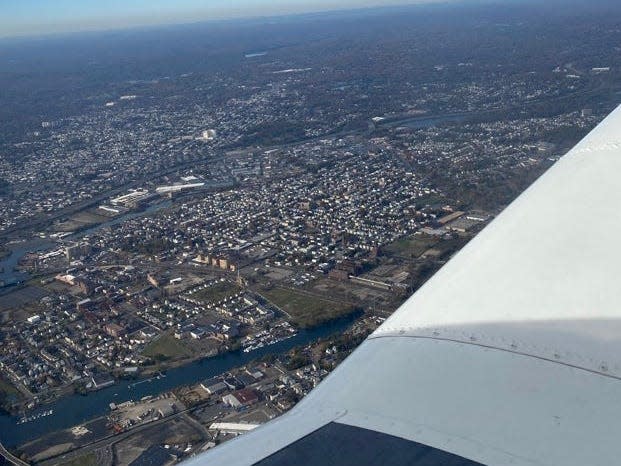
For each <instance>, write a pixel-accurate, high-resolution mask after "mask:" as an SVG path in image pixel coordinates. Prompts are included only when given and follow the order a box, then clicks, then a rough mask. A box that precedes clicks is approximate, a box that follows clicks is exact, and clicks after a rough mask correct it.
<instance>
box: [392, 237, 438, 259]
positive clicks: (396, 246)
mask: <svg viewBox="0 0 621 466" xmlns="http://www.w3.org/2000/svg"><path fill="white" fill-rule="evenodd" d="M438 241H439V240H438V239H437V238H435V237H433V236H428V235H414V236H411V237H409V238H403V239H400V240H397V241H395V242H393V243H390V244H389V245H388V246H386V247H385V248H384V252H386V253H387V254H389V255H395V256H400V257H405V258H413V257H420V256H421V255H422V254H423V253H424V252H425V251H426V250H427V249H429V248H431V247H433V246H435V245H436V244H437V243H438Z"/></svg>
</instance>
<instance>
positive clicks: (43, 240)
mask: <svg viewBox="0 0 621 466" xmlns="http://www.w3.org/2000/svg"><path fill="white" fill-rule="evenodd" d="M540 8H542V9H543V10H542V11H545V12H547V13H549V12H548V10H547V9H546V7H545V6H541V7H540ZM594 11H595V12H593V13H592V15H591V16H589V17H588V18H586V17H584V16H580V15H578V13H576V15H575V16H572V15H562V14H558V15H554V14H552V15H548V16H545V15H543V16H542V15H541V14H539V13H537V12H533V11H531V9H529V8H520V7H518V6H514V7H512V8H511V9H510V11H505V10H503V9H501V8H500V7H490V8H489V9H483V8H481V7H476V6H464V5H462V6H455V7H454V9H450V8H448V7H447V6H429V5H427V6H412V7H399V8H396V9H393V8H387V9H378V10H375V9H373V10H369V11H366V10H365V12H350V13H346V12H342V13H339V14H337V15H335V16H331V15H327V14H326V15H324V14H318V15H316V16H311V17H310V18H309V17H306V16H300V17H297V16H294V17H290V18H287V19H286V20H284V19H283V20H282V21H276V22H274V23H269V22H266V20H252V21H240V22H238V23H237V22H233V23H227V24H226V25H222V24H220V23H218V22H214V23H206V24H202V23H201V24H200V25H188V26H178V27H176V28H173V29H171V30H166V31H161V32H158V33H157V34H156V33H155V32H153V31H143V32H141V33H140V34H138V33H136V34H137V35H136V36H131V40H129V39H127V40H128V45H127V47H126V48H123V47H118V44H119V43H121V42H123V41H125V40H126V38H124V37H125V36H123V35H122V34H121V36H122V37H117V36H115V35H114V34H113V33H101V34H102V37H100V38H98V37H99V36H97V35H95V36H97V37H95V36H88V38H86V39H84V40H85V41H87V43H88V44H91V46H92V50H91V52H92V54H93V55H92V56H90V57H88V58H86V57H85V56H84V55H83V53H84V49H83V48H82V47H81V46H80V45H79V44H78V42H79V37H80V36H79V35H76V37H73V38H72V39H71V40H68V41H67V42H63V41H62V40H61V39H58V38H52V39H50V43H31V42H28V40H27V39H24V41H26V44H27V46H28V47H27V50H28V53H27V54H25V55H24V57H23V58H21V59H20V60H21V61H20V60H17V58H11V57H16V56H17V55H18V54H19V53H21V52H20V50H21V49H20V47H21V46H19V45H15V44H14V43H13V42H11V41H9V42H6V43H4V42H2V41H0V57H8V59H7V61H6V63H2V64H0V84H2V85H3V88H4V89H6V90H7V91H8V92H7V93H6V94H5V95H3V97H2V100H3V102H4V103H3V106H2V107H4V108H2V109H0V118H2V119H3V122H4V121H6V122H7V123H6V125H5V124H4V123H3V132H2V134H1V135H0V342H1V344H0V405H1V407H2V412H3V414H2V417H1V418H0V429H1V430H2V432H7V434H4V433H3V434H0V441H1V442H2V444H4V445H5V446H7V447H9V449H10V450H11V452H12V453H13V454H14V455H15V457H16V458H21V459H19V461H22V462H30V463H32V464H42V465H74V464H75V465H77V464H93V465H94V464H97V465H112V464H127V465H129V464H131V465H140V464H172V463H174V462H176V461H178V460H180V459H183V458H186V457H189V456H191V455H194V454H196V453H197V452H200V451H204V450H206V449H209V448H212V447H214V446H216V445H217V444H219V443H221V442H224V441H226V440H228V439H230V438H233V437H235V436H237V435H241V434H243V433H244V432H247V431H249V430H252V429H254V428H256V427H257V426H259V425H260V424H263V423H265V422H267V421H269V420H270V419H272V418H274V417H276V416H278V415H280V414H282V413H284V412H286V411H287V410H289V409H290V408H291V407H293V406H294V405H295V404H296V403H297V402H298V401H299V400H300V399H302V397H304V395H306V394H307V393H308V392H309V391H310V390H312V389H313V388H314V387H315V386H316V385H317V384H318V383H319V382H320V381H321V380H322V379H323V378H324V377H325V376H326V375H327V374H329V372H330V371H331V370H332V369H334V368H335V367H336V366H337V365H338V364H339V363H340V362H341V361H342V360H343V359H345V357H346V356H347V355H348V354H350V353H351V352H352V351H353V350H354V349H355V347H356V346H357V345H358V344H359V343H361V342H362V341H363V340H364V338H366V336H368V335H369V334H370V333H371V332H372V331H374V330H375V329H376V328H377V327H378V326H379V325H380V324H381V323H382V322H383V321H384V319H386V318H387V317H389V316H390V314H391V313H392V312H393V311H394V310H395V309H397V308H398V307H399V305H400V304H401V303H402V302H403V301H404V300H405V299H407V297H409V296H410V295H411V294H412V293H413V292H415V291H416V290H417V289H418V288H420V287H421V286H422V285H423V284H424V283H425V281H426V280H428V279H429V278H430V277H431V276H432V275H433V273H434V272H435V271H436V270H438V269H439V268H440V267H441V266H442V265H443V264H444V263H446V262H447V261H448V260H449V259H450V258H451V257H452V256H453V255H454V254H455V253H457V252H458V251H459V250H460V249H461V248H462V247H464V246H465V245H466V244H467V243H468V241H469V240H470V239H471V238H472V237H474V236H475V235H476V234H477V233H478V232H479V231H480V230H481V229H482V228H483V227H484V226H485V225H487V224H488V223H489V222H490V221H492V220H493V219H494V218H495V217H496V216H497V215H498V214H500V212H501V211H502V209H503V208H504V207H505V206H506V205H508V204H509V203H510V202H511V201H512V200H513V199H514V198H515V197H516V196H517V195H518V194H519V193H520V192H521V191H522V190H524V189H525V188H526V187H527V186H528V185H529V184H530V183H531V182H532V181H534V180H535V179H536V178H537V177H538V176H539V175H540V174H542V173H543V172H544V171H545V170H546V169H547V168H549V167H550V166H551V165H552V164H554V163H555V162H556V161H557V160H558V159H559V158H560V157H561V156H562V155H563V154H564V153H565V152H566V151H567V150H568V149H569V148H570V147H572V146H573V145H574V144H575V143H576V142H577V141H578V140H580V138H581V137H582V136H584V135H585V134H586V133H587V132H588V131H589V130H590V129H592V128H593V127H594V126H595V125H596V124H597V123H598V122H599V121H601V119H602V118H603V117H604V115H606V114H607V113H608V112H609V111H610V110H611V109H612V108H613V107H614V103H615V102H616V100H618V96H619V93H620V92H621V85H620V83H621V81H620V80H619V77H620V73H621V55H620V54H619V49H618V46H617V45H618V43H619V38H620V36H621V32H620V31H621V26H620V24H619V21H618V20H617V18H616V17H610V16H607V15H605V14H604V13H602V12H600V11H599V10H594ZM547 13H546V15H547ZM544 16H545V19H544ZM458 18H459V19H460V21H459V22H457V19H458ZM473 31H477V32H476V34H474V33H473ZM107 34H108V35H109V36H108V35H107ZM158 34H162V36H163V37H164V38H165V39H161V38H159V35H158ZM167 34H169V35H170V37H169V36H168V35H167ZM538 34H539V35H543V36H545V37H546V38H547V39H548V40H545V41H540V40H535V39H534V37H536V36H537V35H538ZM593 34H597V35H598V38H599V40H598V42H597V43H594V42H593V41H588V40H585V38H586V37H590V35H593ZM128 37H130V36H128ZM166 38H169V39H170V40H171V41H173V39H174V40H178V41H179V42H180V43H181V44H185V45H183V46H182V48H184V47H185V49H184V50H185V51H184V52H183V53H181V54H179V52H178V48H177V47H176V46H172V45H164V46H162V47H161V49H157V47H154V46H153V44H156V43H157V44H160V45H161V41H162V40H164V42H165V41H166V40H168V39H166ZM72 41H75V43H74V42H72ZM99 41H101V42H99ZM106 41H108V42H106ZM119 41H120V42H119ZM103 43H108V44H113V45H108V47H109V50H108V49H106V50H108V52H105V51H104V49H105V46H104V45H101V44H103ZM123 43H124V42H123ZM97 44H99V45H97ZM602 44H614V46H612V45H611V46H610V47H603V46H602ZM54 47H64V48H65V49H66V51H65V55H64V56H63V57H58V56H57V55H54V56H55V57H56V58H57V59H58V60H59V61H52V60H51V58H48V54H50V53H51V52H50V48H54ZM99 47H102V48H101V49H100V48H99ZM87 48H88V47H87ZM121 49H122V50H121ZM97 54H100V55H97ZM117 62H119V63H124V65H123V66H120V67H119V66H117V65H116V63H117ZM85 63H88V66H87V65H85ZM22 74H23V75H24V76H27V77H28V79H16V76H21V75H22ZM35 91H36V92H35ZM28 105H29V106H30V111H29V112H26V111H25V110H24V106H28ZM583 214H584V216H588V215H589V213H588V212H584V213H583ZM576 221H583V220H582V219H576ZM81 400H94V401H92V402H89V403H87V404H88V405H89V406H88V407H85V406H82V407H77V406H81V405H83V404H84V403H85V402H84V401H81ZM69 403H70V404H69ZM69 405H71V406H73V407H75V412H74V413H73V414H71V415H70V416H69V415H66V416H64V417H63V416H61V415H60V414H59V410H60V409H62V408H61V407H62V406H69ZM68 411H72V410H68ZM9 432H10V433H9Z"/></svg>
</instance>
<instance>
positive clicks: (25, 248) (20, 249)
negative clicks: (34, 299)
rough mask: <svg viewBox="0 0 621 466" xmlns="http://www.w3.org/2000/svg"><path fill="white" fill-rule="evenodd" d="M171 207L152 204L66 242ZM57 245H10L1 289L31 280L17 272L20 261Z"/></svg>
mask: <svg viewBox="0 0 621 466" xmlns="http://www.w3.org/2000/svg"><path fill="white" fill-rule="evenodd" d="M170 205H171V201H170V200H169V199H168V200H164V201H161V202H157V203H154V204H151V205H150V206H149V207H147V208H146V209H144V210H141V211H138V212H128V213H126V214H124V215H121V216H119V217H114V218H112V219H110V220H108V221H106V222H103V223H99V224H97V225H94V226H92V227H89V228H87V229H85V230H81V231H79V232H77V233H75V234H73V235H70V236H67V237H65V240H78V239H80V238H82V237H84V236H87V235H90V234H93V233H95V232H96V231H98V230H101V229H102V228H106V227H110V226H113V225H118V224H119V223H122V222H125V221H126V220H131V219H132V218H137V217H144V216H147V215H149V214H152V213H154V212H157V211H159V210H161V209H164V208H166V207H170ZM55 244H56V243H54V242H52V241H50V240H49V239H40V238H35V239H31V240H28V241H24V242H21V243H15V244H12V245H9V246H8V248H9V250H10V251H11V253H10V254H9V255H8V256H7V257H5V258H4V259H3V260H0V289H1V287H2V286H3V285H4V286H7V285H17V284H19V283H21V282H23V281H24V280H28V279H29V278H30V276H29V275H28V274H27V273H26V272H20V271H19V270H17V266H18V265H19V261H20V260H21V259H22V257H24V256H25V255H26V254H27V253H29V252H39V251H44V250H46V249H51V248H53V247H54V245H55Z"/></svg>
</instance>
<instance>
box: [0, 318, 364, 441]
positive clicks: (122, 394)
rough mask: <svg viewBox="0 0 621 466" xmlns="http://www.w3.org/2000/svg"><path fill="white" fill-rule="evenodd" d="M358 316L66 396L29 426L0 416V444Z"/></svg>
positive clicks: (273, 351)
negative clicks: (158, 374)
mask: <svg viewBox="0 0 621 466" xmlns="http://www.w3.org/2000/svg"><path fill="white" fill-rule="evenodd" d="M357 317H359V315H358V316H350V317H348V318H344V319H337V320H335V321H333V322H331V323H329V324H325V325H322V326H319V327H316V328H314V329H309V330H300V331H299V332H298V334H297V335H296V336H294V337H292V338H289V339H287V340H284V341H281V342H278V343H275V344H273V345H269V346H264V347H262V348H259V349H256V350H254V351H251V352H248V353H244V352H243V351H241V350H239V351H235V352H227V353H225V354H220V355H218V356H214V357H211V358H202V359H198V360H196V361H193V362H191V363H188V364H185V365H183V366H180V367H176V368H171V369H169V370H167V371H166V377H162V378H160V379H156V380H152V381H151V382H148V383H141V384H139V385H135V383H136V382H137V381H136V380H131V381H130V380H122V381H119V382H118V383H116V384H114V385H112V386H110V387H106V388H104V389H102V390H99V391H96V392H88V393H87V395H86V396H83V395H79V394H74V395H69V396H65V397H62V398H60V399H57V400H56V401H54V402H52V403H50V404H47V405H45V406H44V407H42V408H40V409H38V410H36V411H34V412H33V413H31V415H37V414H38V412H39V411H48V410H50V409H52V410H53V414H52V415H49V416H46V417H42V418H39V419H36V420H34V421H33V422H29V423H26V424H21V425H18V424H17V422H18V421H19V417H16V416H10V415H0V442H2V443H3V444H4V445H5V446H8V447H15V446H17V445H21V444H24V443H26V442H28V441H30V440H33V439H35V438H37V437H41V436H43V435H46V434H48V433H51V432H54V431H58V430H62V429H66V428H69V427H72V426H74V425H78V424H81V423H83V422H85V421H87V420H89V419H93V418H95V417H99V416H102V415H105V414H106V413H107V412H108V410H109V406H110V403H113V402H114V403H118V402H123V401H126V400H130V399H139V398H141V397H144V396H149V395H151V396H154V395H158V394H160V393H163V392H166V391H169V390H172V389H175V388H177V387H181V386H185V385H192V384H196V383H198V382H200V381H202V380H204V379H207V378H209V377H213V376H216V375H218V374H222V373H225V372H227V371H229V370H231V369H233V368H235V367H240V366H244V365H247V364H249V363H250V362H251V361H254V360H256V359H259V358H261V357H264V356H266V355H277V354H282V353H285V352H287V351H289V350H290V349H292V348H294V347H296V346H300V345H305V344H307V343H310V342H312V341H315V340H317V339H319V338H323V337H327V336H329V335H332V334H335V333H342V332H344V331H345V329H347V328H348V327H349V326H350V325H351V324H353V322H354V321H355V320H356V318H357ZM130 386H131V387H130Z"/></svg>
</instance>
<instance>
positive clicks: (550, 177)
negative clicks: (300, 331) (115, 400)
mask: <svg viewBox="0 0 621 466" xmlns="http://www.w3.org/2000/svg"><path fill="white" fill-rule="evenodd" d="M620 239H621V107H619V108H617V109H616V110H615V111H614V112H613V113H612V114H610V115H609V116H608V117H607V118H606V119H605V120H604V121H603V122H602V123H601V124H600V125H599V126H597V128H595V129H594V130H593V131H592V132H591V133H590V134H589V135H588V136H587V137H586V138H584V139H583V140H582V141H581V142H580V143H579V144H578V145H577V146H575V147H574V148H573V149H572V150H571V151H570V152H569V153H567V154H566V155H565V156H564V157H563V158H561V159H560V160H559V161H558V162H557V163H556V164H555V165H554V166H553V167H552V168H551V169H550V170H548V171H547V172H546V173H545V174H544V175H543V176H542V177H541V178H540V179H539V180H537V181H536V182H535V183H534V184H533V185H532V186H531V187H530V188H528V189H527V190H526V191H525V192H524V193H523V194H522V195H521V196H519V197H518V198H517V199H516V200H515V201H514V202H513V203H512V204H511V205H510V206H509V207H508V208H507V209H505V211H503V212H502V214H500V215H499V216H498V217H497V218H496V219H495V220H494V221H493V222H492V223H490V225H489V226H487V227H486V228H485V229H484V230H483V231H482V232H481V233H480V234H479V235H478V236H477V237H476V238H475V239H473V240H472V241H471V242H470V243H469V244H468V245H467V246H466V247H464V248H463V249H462V250H461V251H460V252H459V253H458V254H456V255H455V257H454V258H453V259H451V260H450V261H449V262H448V263H447V264H446V265H445V266H444V267H443V268H442V269H441V270H440V271H439V272H438V273H436V274H435V275H434V276H433V277H432V278H431V279H430V280H429V281H428V282H427V283H426V284H425V285H424V286H423V287H422V288H421V289H420V290H418V291H417V292H416V293H415V294H414V295H413V296H412V297H411V298H410V299H408V301H407V302H405V303H404V304H403V305H402V306H401V307H400V308H399V309H398V310H397V311H396V312H395V313H394V314H393V315H392V316H391V317H390V318H389V319H388V320H386V322H385V323H384V324H383V325H382V326H381V327H380V328H378V329H377V330H376V331H375V332H374V333H373V334H372V335H370V336H369V337H368V339H367V340H366V341H365V342H364V343H363V344H362V345H360V347H359V348H358V349H357V350H356V351H354V352H353V353H352V354H351V356H350V357H349V358H347V359H346V360H345V361H344V362H343V363H342V364H341V365H340V366H339V367H338V368H337V369H336V370H335V371H333V372H332V374H330V375H329V376H328V377H327V378H326V379H325V380H324V381H323V382H322V383H321V384H319V386H318V387H317V388H316V389H315V390H313V391H312V392H311V393H310V394H309V395H308V396H307V397H306V398H305V399H303V400H302V401H301V402H300V403H299V404H298V405H297V406H296V407H295V408H294V409H292V410H291V411H290V412H288V413H287V414H285V415H283V416H281V417H280V418H277V419H275V420H274V421H271V422H269V423H267V424H265V425H264V426H262V427H260V428H258V429H256V430H254V431H252V432H250V433H248V434H245V435H243V436H241V437H238V438H236V439H234V440H232V441H229V442H226V443H224V444H223V445H221V446H219V447H216V448H215V449H213V450H212V451H209V452H207V453H204V454H201V455H198V456H196V457H194V458H192V459H190V460H189V461H188V463H187V464H189V465H212V464H214V465H219V464H222V465H229V466H233V465H249V464H258V465H261V466H272V465H288V464H304V465H365V464H391V465H406V464H407V465H417V466H418V465H460V466H466V465H475V464H483V465H488V466H490V465H564V466H570V465H580V466H584V465H591V466H593V465H613V464H620V463H621V247H619V243H620Z"/></svg>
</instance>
